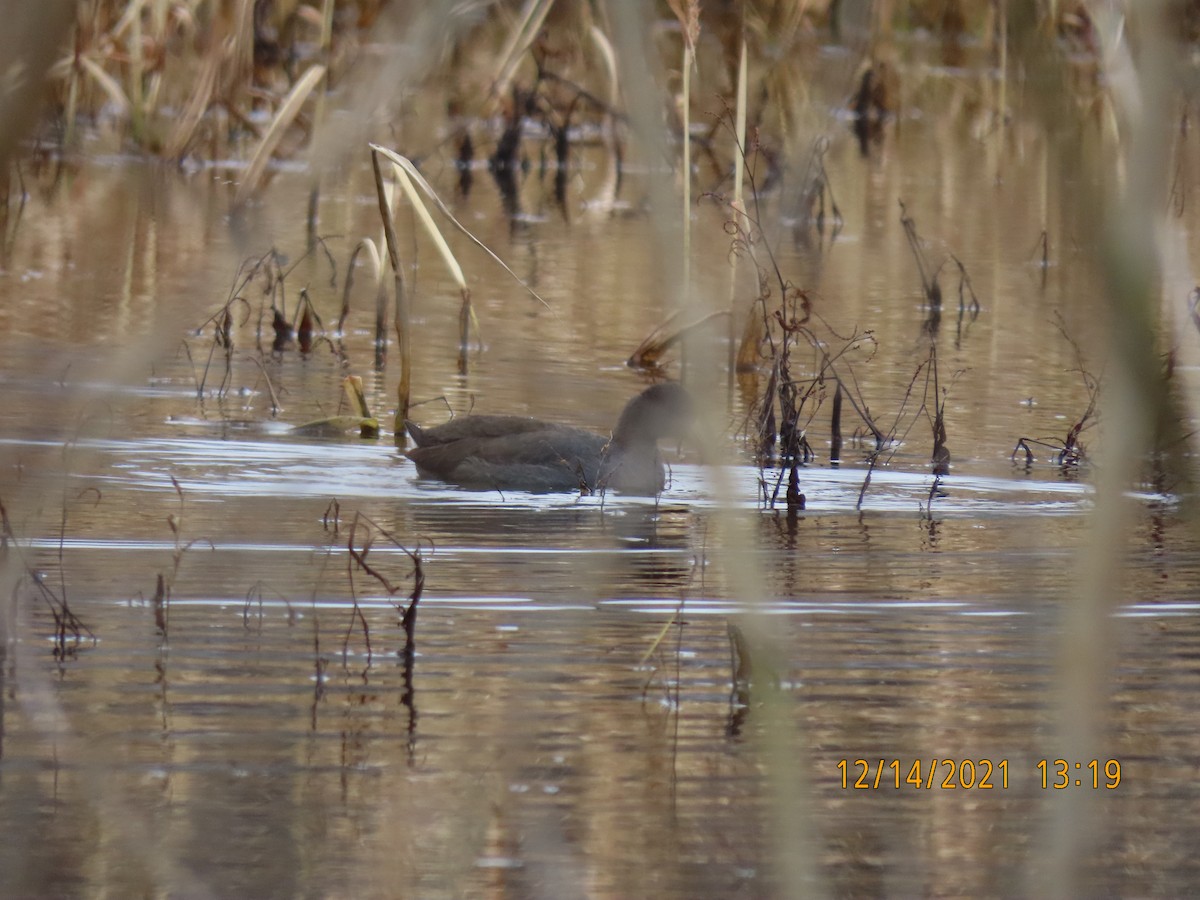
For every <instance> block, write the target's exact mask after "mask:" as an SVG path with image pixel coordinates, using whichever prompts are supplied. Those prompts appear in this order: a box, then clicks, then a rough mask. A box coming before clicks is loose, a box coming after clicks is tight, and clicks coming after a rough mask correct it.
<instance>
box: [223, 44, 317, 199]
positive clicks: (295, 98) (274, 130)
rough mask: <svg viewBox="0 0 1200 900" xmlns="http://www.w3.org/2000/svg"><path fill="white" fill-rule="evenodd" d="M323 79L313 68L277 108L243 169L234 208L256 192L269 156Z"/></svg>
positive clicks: (315, 68)
mask: <svg viewBox="0 0 1200 900" xmlns="http://www.w3.org/2000/svg"><path fill="white" fill-rule="evenodd" d="M324 77H325V67H324V66H322V65H314V66H312V67H311V68H309V70H308V71H307V72H305V73H304V74H303V75H302V76H301V77H300V80H299V81H297V82H296V84H295V85H294V86H293V87H292V90H291V91H290V92H289V93H288V95H287V97H286V98H285V99H284V101H283V105H281V106H280V107H279V112H277V113H276V114H275V118H274V120H272V122H271V127H270V128H268V129H267V133H266V134H265V135H263V139H262V141H261V142H260V143H259V145H258V149H257V150H255V151H254V156H253V157H252V158H251V159H250V165H249V166H247V167H246V174H245V176H244V177H243V178H242V183H241V184H239V185H238V189H237V193H236V194H235V195H234V199H233V202H234V205H235V206H241V205H242V204H243V203H245V202H246V201H247V200H248V199H249V198H250V196H251V195H252V194H253V193H254V192H255V191H256V190H258V186H259V183H260V182H261V180H262V176H263V173H264V172H265V171H266V169H267V163H269V162H270V161H271V154H272V153H274V152H275V148H276V147H277V146H278V145H279V142H280V140H282V138H283V134H284V132H285V131H287V129H288V127H289V126H290V125H291V124H292V122H293V121H295V119H296V116H297V115H298V114H299V113H300V108H301V107H302V106H303V105H304V101H305V100H307V99H308V95H309V94H311V93H312V91H313V88H315V87H316V86H317V83H318V82H320V80H321V79H322V78H324Z"/></svg>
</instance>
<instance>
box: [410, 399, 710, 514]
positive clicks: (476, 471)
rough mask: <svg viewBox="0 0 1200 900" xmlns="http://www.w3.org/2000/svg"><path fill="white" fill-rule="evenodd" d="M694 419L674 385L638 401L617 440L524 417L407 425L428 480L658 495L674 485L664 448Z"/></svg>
mask: <svg viewBox="0 0 1200 900" xmlns="http://www.w3.org/2000/svg"><path fill="white" fill-rule="evenodd" d="M691 419H692V402H691V398H690V397H689V396H688V394H687V392H686V391H685V390H684V389H683V388H682V387H680V386H679V385H677V384H669V383H668V384H656V385H654V386H653V387H649V388H647V389H646V390H644V391H642V392H641V393H640V394H638V395H637V396H636V397H634V398H633V399H632V400H630V401H629V403H628V404H626V406H625V409H624V410H623V411H622V413H621V417H620V418H619V419H618V420H617V427H616V428H615V429H613V433H612V437H605V436H604V435H600V434H596V433H594V432H591V431H587V430H586V429H583V428H575V427H574V426H571V425H559V424H557V423H554V422H543V421H541V420H539V419H530V418H525V417H524V416H460V417H459V418H457V419H451V420H450V421H449V422H447V423H446V424H444V425H438V426H436V427H434V428H421V427H419V426H418V425H416V424H415V423H413V422H405V423H404V424H405V427H406V428H407V429H408V433H409V434H410V435H411V436H412V439H413V441H414V442H415V443H416V445H417V446H416V447H414V448H413V449H411V450H409V451H408V458H409V459H411V460H412V461H413V462H414V463H416V464H417V471H418V472H419V473H420V474H421V475H422V476H424V477H426V478H438V479H441V480H442V481H448V482H450V483H451V484H457V485H461V486H462V487H467V488H474V489H478V490H489V489H490V490H501V491H506V490H507V491H536V492H540V493H545V492H550V491H584V492H595V491H602V490H606V489H611V490H615V491H621V492H624V493H628V494H657V493H659V492H660V491H661V490H662V489H663V484H664V483H665V480H666V479H665V475H664V471H663V463H662V458H661V457H660V456H659V455H658V442H659V440H660V439H661V438H669V437H682V435H683V433H684V431H685V430H686V429H687V426H688V424H689V423H690V422H691Z"/></svg>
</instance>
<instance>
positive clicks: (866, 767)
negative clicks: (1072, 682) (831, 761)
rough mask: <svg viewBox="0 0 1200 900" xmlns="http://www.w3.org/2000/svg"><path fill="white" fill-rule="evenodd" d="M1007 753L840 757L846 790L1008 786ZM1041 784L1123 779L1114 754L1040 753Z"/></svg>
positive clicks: (1113, 783)
mask: <svg viewBox="0 0 1200 900" xmlns="http://www.w3.org/2000/svg"><path fill="white" fill-rule="evenodd" d="M1009 768H1010V767H1009V762H1008V760H1007V759H998V760H992V759H938V758H936V757H934V758H931V759H914V760H912V761H911V762H909V761H906V760H900V759H890V760H889V759H839V760H838V763H837V769H838V773H839V775H840V777H841V787H842V789H843V790H880V789H882V788H889V787H890V788H893V789H895V790H901V789H903V788H920V789H922V790H933V789H934V788H939V789H943V790H977V791H979V790H982V791H987V790H995V789H1000V790H1007V789H1008V784H1009ZM1033 773H1034V774H1035V775H1036V777H1037V779H1038V784H1039V786H1040V787H1042V788H1043V789H1055V790H1063V789H1065V788H1071V787H1074V788H1091V789H1093V790H1099V789H1101V788H1104V789H1107V790H1113V789H1115V788H1116V787H1118V786H1119V785H1120V784H1121V763H1120V761H1119V760H1115V759H1089V760H1081V761H1079V762H1073V761H1071V760H1067V759H1040V760H1038V762H1037V765H1035V766H1034V767H1033Z"/></svg>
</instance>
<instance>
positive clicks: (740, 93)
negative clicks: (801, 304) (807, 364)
mask: <svg viewBox="0 0 1200 900" xmlns="http://www.w3.org/2000/svg"><path fill="white" fill-rule="evenodd" d="M746 71H747V65H746V34H745V25H744V23H743V28H742V40H741V48H740V52H739V53H738V74H737V108H736V110H735V111H734V126H733V141H734V147H733V214H734V219H735V227H736V229H737V232H738V233H741V234H747V235H748V234H749V233H750V222H749V220H748V219H747V218H746V201H745V199H744V194H743V192H744V190H745V181H746V80H747V76H746ZM737 271H738V254H736V253H733V254H731V255H730V257H729V354H728V359H727V360H726V365H727V367H728V369H729V387H730V389H731V390H732V388H733V379H734V374H735V372H737V370H738V368H739V366H738V362H739V360H740V358H741V355H742V353H743V352H744V351H745V348H746V346H747V345H748V344H751V343H752V344H753V347H754V350H755V353H756V354H757V347H758V339H759V338H758V322H759V321H760V320H759V319H758V318H756V317H755V316H754V314H753V311H751V312H750V314H749V315H748V317H747V320H746V322H747V325H749V324H751V323H754V325H755V330H756V334H755V335H754V336H744V337H743V340H742V342H741V347H739V344H738V342H737V340H736V335H737ZM735 348H737V349H735Z"/></svg>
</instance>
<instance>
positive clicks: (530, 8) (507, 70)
mask: <svg viewBox="0 0 1200 900" xmlns="http://www.w3.org/2000/svg"><path fill="white" fill-rule="evenodd" d="M553 5H554V0H525V5H524V6H523V7H522V8H521V15H520V18H519V19H518V20H517V26H516V28H514V29H512V30H511V31H510V32H509V33H508V40H506V41H505V42H504V47H503V49H502V50H501V51H500V57H499V59H500V63H499V65H497V66H496V74H495V75H494V76H493V77H492V86H491V89H490V90H489V91H488V96H487V99H486V101H485V104H484V105H485V107H491V106H492V105H493V104H495V103H496V101H497V100H498V99H499V98H500V97H506V96H508V89H509V85H511V84H512V78H513V74H514V73H515V72H516V71H517V66H518V65H519V64H520V62H521V59H522V57H524V55H525V51H527V50H528V49H529V47H530V45H532V44H533V41H534V39H535V38H536V37H537V34H538V32H539V31H540V30H541V28H542V23H543V22H545V21H546V15H547V14H548V13H549V12H550V7H551V6H553Z"/></svg>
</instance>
